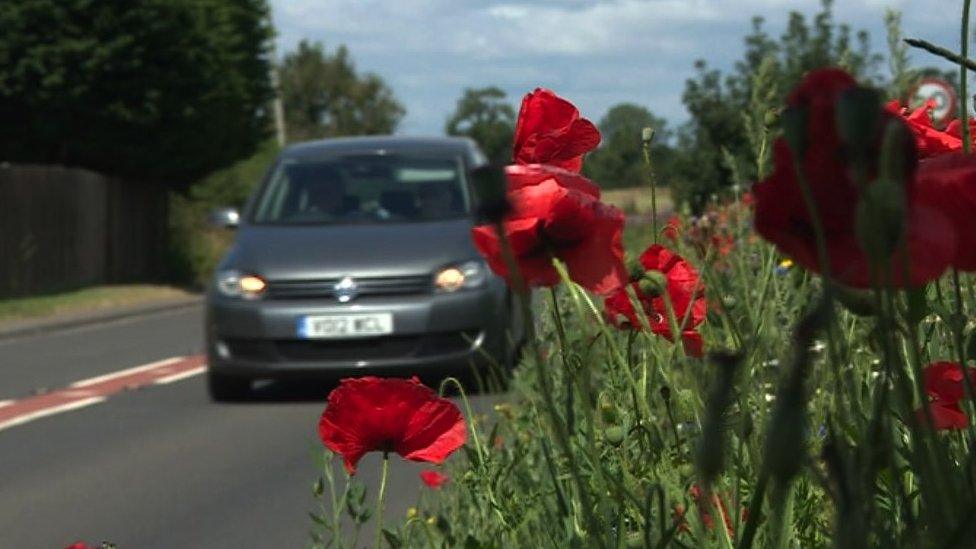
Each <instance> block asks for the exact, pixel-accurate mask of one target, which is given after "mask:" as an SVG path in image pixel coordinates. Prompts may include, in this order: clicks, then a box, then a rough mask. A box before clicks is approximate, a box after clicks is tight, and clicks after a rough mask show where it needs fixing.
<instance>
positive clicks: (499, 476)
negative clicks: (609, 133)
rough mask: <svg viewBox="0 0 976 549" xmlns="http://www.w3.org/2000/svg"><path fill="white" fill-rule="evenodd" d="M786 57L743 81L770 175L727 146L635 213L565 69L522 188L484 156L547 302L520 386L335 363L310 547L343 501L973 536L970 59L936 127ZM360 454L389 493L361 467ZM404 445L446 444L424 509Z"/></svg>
mask: <svg viewBox="0 0 976 549" xmlns="http://www.w3.org/2000/svg"><path fill="white" fill-rule="evenodd" d="M968 5H969V2H966V3H965V6H966V7H965V8H964V10H965V11H964V16H963V24H962V36H963V37H964V42H968V37H969V36H970V35H969V29H968ZM895 45H896V46H897V45H898V43H897V42H896V43H895ZM928 49H930V50H932V49H933V48H928ZM962 49H963V51H962V58H963V59H965V58H967V51H966V50H967V47H966V45H965V44H964V45H963V48H962ZM773 63H774V62H773V61H764V62H762V63H760V65H759V66H760V67H766V69H761V70H759V71H757V72H756V73H754V74H753V75H752V78H751V80H750V85H752V86H754V90H753V92H752V94H751V96H752V97H753V99H754V100H755V101H758V102H757V103H755V104H754V106H755V107H756V108H757V109H759V110H758V111H750V113H749V114H747V115H746V116H753V115H755V118H754V122H755V123H754V124H753V125H748V124H747V130H749V133H748V134H747V135H746V136H745V139H744V141H743V142H744V143H745V144H748V145H749V146H750V148H748V149H747V150H748V151H750V152H751V154H752V156H751V157H748V158H745V160H747V164H748V165H750V166H751V168H750V170H752V175H748V174H749V173H750V172H747V171H745V170H741V171H740V170H739V169H737V164H736V163H735V161H734V160H735V158H730V157H729V155H728V154H725V155H723V156H724V160H723V162H724V163H725V164H724V165H725V166H726V167H727V168H728V169H729V175H730V177H731V180H730V182H729V185H728V188H727V192H723V193H721V194H717V195H716V196H714V197H710V198H707V199H704V200H703V202H702V203H701V208H700V210H690V211H687V212H686V213H684V214H683V215H677V216H673V217H669V218H667V219H660V218H658V217H657V216H656V215H655V214H654V213H653V210H652V213H651V214H650V223H649V224H642V225H639V226H636V227H630V229H629V230H628V231H626V232H625V231H624V224H625V221H624V215H623V212H621V211H620V210H618V209H616V208H614V207H611V206H609V205H607V204H605V203H604V201H603V199H604V198H605V195H604V194H603V193H602V192H601V189H599V187H597V186H596V185H594V183H593V182H592V181H590V180H589V179H586V178H585V177H582V176H580V175H579V174H578V173H574V172H579V170H580V169H581V168H582V167H583V164H584V162H583V154H584V153H586V152H589V151H591V150H592V149H593V148H594V147H595V143H596V140H594V139H593V134H594V132H595V131H596V129H595V128H596V126H595V125H594V124H592V123H591V122H589V121H588V120H586V119H585V118H582V117H580V116H579V115H578V114H577V115H575V116H572V117H570V116H568V115H567V114H566V113H568V112H575V110H572V111H571V109H572V106H571V105H569V104H568V103H567V102H566V101H565V100H563V99H562V98H560V97H558V96H556V95H555V94H554V93H552V92H551V91H549V90H535V91H534V92H532V93H530V94H529V95H528V96H527V97H526V100H525V101H524V102H523V104H522V109H521V111H520V113H519V119H518V122H519V123H517V124H516V126H515V127H516V128H517V129H516V132H515V136H514V146H515V155H514V158H515V165H512V166H509V167H507V168H506V169H505V176H506V177H505V181H506V182H507V187H506V188H505V189H498V188H495V187H493V186H491V185H490V184H488V183H487V182H488V181H489V180H490V178H485V180H484V186H483V187H482V188H481V189H480V191H481V192H480V194H481V196H482V198H483V202H482V207H483V211H482V214H483V215H484V216H485V218H486V219H487V220H489V223H488V224H486V225H483V226H479V227H476V228H475V230H474V231H473V238H474V242H475V244H476V246H477V247H478V249H479V251H480V252H481V253H482V255H483V256H484V258H485V259H486V261H487V262H488V264H489V265H490V266H491V268H492V270H493V271H494V272H496V273H498V274H499V275H502V276H505V277H506V278H507V279H508V281H509V284H510V286H511V287H512V288H513V290H514V291H515V292H516V294H517V295H518V296H520V303H521V306H522V311H523V314H525V315H526V317H527V318H528V317H531V315H532V314H533V310H532V307H531V304H530V303H531V301H530V299H529V295H530V292H531V291H533V290H534V291H535V292H536V294H537V296H536V297H538V298H540V299H539V301H540V302H541V307H540V308H539V309H537V310H536V311H535V312H536V313H537V318H536V322H535V323H533V324H532V325H533V326H534V329H535V331H534V333H532V334H530V336H529V338H528V341H527V342H526V350H525V353H524V355H523V359H522V362H521V364H520V365H519V366H518V367H517V368H516V369H515V371H514V376H513V379H512V381H511V385H510V392H509V394H508V396H507V398H506V399H505V401H504V402H502V403H500V404H498V405H496V406H495V407H494V410H493V411H492V412H491V413H487V414H475V413H473V411H472V410H471V409H470V407H469V406H468V402H467V399H466V395H465V393H464V392H463V390H462V392H461V395H460V397H461V398H460V403H459V404H457V405H456V404H453V403H452V402H450V401H448V400H445V399H443V398H440V397H438V396H437V395H436V394H435V393H434V392H433V391H430V390H428V389H426V388H424V387H423V386H421V385H420V384H419V382H417V381H407V380H390V379H380V378H358V379H350V380H345V381H344V382H343V383H342V384H340V386H339V387H338V388H336V389H335V390H334V391H333V392H332V394H331V395H330V397H329V403H328V406H327V407H326V409H325V411H324V413H323V415H322V418H321V422H320V423H319V434H320V437H321V440H322V442H323V444H324V445H325V447H326V451H325V454H324V459H323V463H322V466H323V476H322V478H321V479H319V480H318V481H317V482H316V483H315V484H314V486H313V494H314V495H315V496H316V497H317V498H319V499H320V501H321V503H322V505H321V512H320V513H318V514H314V515H313V520H314V532H313V539H314V540H315V542H316V544H317V545H318V546H323V547H346V546H348V545H347V540H346V539H345V538H344V533H345V532H348V530H347V529H344V528H343V521H344V520H347V519H344V518H343V517H344V516H346V517H348V518H351V520H352V521H353V522H354V523H355V524H356V525H357V527H356V531H357V532H358V529H359V526H362V525H363V524H365V523H366V522H367V521H368V520H372V521H373V523H372V526H373V527H374V528H375V546H376V547H382V546H391V547H401V546H406V547H432V548H433V547H437V548H439V547H468V548H494V547H606V548H609V547H614V548H619V547H721V548H733V547H741V548H748V547H773V548H786V547H803V548H806V547H843V548H847V547H850V548H861V547H879V546H892V547H906V546H919V547H938V548H956V547H969V546H972V545H973V542H974V540H976V523H974V522H973V520H972V517H973V513H974V512H976V482H974V478H976V474H974V473H976V461H974V460H973V459H972V446H973V444H976V438H974V437H976V424H974V411H976V410H974V402H976V400H974V395H976V390H974V386H976V381H974V380H976V378H974V377H973V374H974V373H976V368H972V367H970V366H969V364H970V362H971V360H972V359H973V353H974V352H976V347H974V346H973V341H974V337H973V335H974V333H976V331H974V323H973V321H972V320H971V319H972V316H973V314H976V309H974V307H976V293H974V291H976V290H974V284H973V282H974V278H973V275H972V273H973V272H976V252H974V250H976V247H974V245H973V238H974V236H976V230H974V225H973V222H972V219H971V218H972V215H971V212H972V210H973V208H976V156H973V155H972V154H971V149H972V146H973V143H972V141H973V135H972V133H971V132H972V129H973V128H972V127H971V126H976V124H972V123H971V121H970V120H968V118H969V117H968V112H969V111H968V108H967V106H966V105H965V103H966V102H967V100H966V98H965V95H966V94H965V89H966V86H965V80H966V79H965V74H966V72H965V71H966V69H965V67H963V68H962V69H961V75H962V78H961V79H960V81H961V82H962V83H963V84H962V90H963V93H962V96H963V100H962V102H963V105H962V106H961V109H960V113H961V116H960V118H959V119H957V120H956V121H955V122H953V123H951V124H950V125H949V126H948V127H947V128H944V129H943V128H936V127H934V126H933V123H932V121H931V119H930V118H929V115H928V110H929V109H931V106H930V105H923V106H921V107H919V108H917V109H915V108H906V107H905V105H904V104H903V103H902V101H901V100H900V98H899V97H897V95H895V96H892V95H891V94H890V90H879V89H878V88H877V87H876V86H872V84H877V82H874V81H872V80H871V79H870V78H863V77H862V79H861V80H860V81H859V80H858V79H857V78H856V76H855V74H857V73H858V70H857V67H858V65H857V64H855V65H854V66H853V68H852V67H820V66H814V67H809V69H810V70H804V71H799V72H797V73H796V78H797V80H796V82H794V83H793V84H792V85H790V86H788V87H786V88H784V89H781V90H780V89H779V88H778V87H777V86H778V85H777V84H776V83H775V81H774V80H771V79H769V78H767V77H766V76H767V75H768V72H767V71H768V68H769V67H771V66H773ZM970 63H971V62H970ZM841 64H843V63H841ZM770 90H774V91H775V92H776V93H773V92H772V91H770ZM783 96H785V99H783V100H781V99H779V97H783ZM774 97H775V98H776V99H773V98H774ZM756 98H768V100H767V99H762V100H759V99H756ZM889 100H890V101H889ZM557 113H558V114H557ZM650 134H651V132H650V131H644V132H642V137H643V138H642V142H643V146H644V147H645V150H648V149H650V144H651V143H650V142H651V138H652V135H650ZM594 156H595V155H594ZM648 156H650V155H648ZM586 162H589V157H587V160H586ZM652 165H653V164H652V162H649V161H645V163H644V165H643V169H644V170H645V174H644V175H645V177H646V180H647V181H648V182H652V181H653V180H654V178H653V174H652V173H651V169H652ZM744 165H745V164H744ZM584 173H585V172H584ZM751 181H755V183H754V184H750V182H751ZM649 190H651V191H652V192H655V191H656V189H655V188H654V187H653V186H651V187H649ZM502 196H504V198H502ZM692 212H693V213H692ZM526 227H528V228H529V229H526ZM459 386H460V384H459V383H458V382H456V380H453V379H449V380H446V381H445V382H444V383H443V384H442V386H441V388H440V389H441V393H442V394H443V393H445V392H447V391H452V390H456V389H457V388H458V387H459ZM370 451H379V452H383V455H384V461H383V470H382V480H381V485H380V489H379V492H378V493H377V494H367V493H366V492H365V490H364V488H363V487H362V485H360V484H359V483H358V482H357V481H356V477H355V472H356V464H357V462H358V460H359V458H360V457H362V455H363V454H364V453H366V452H370ZM394 454H398V455H399V456H400V457H403V458H406V459H411V460H414V461H422V462H428V463H429V464H430V469H428V470H426V471H424V473H423V474H421V475H420V478H418V479H417V484H418V490H420V491H427V492H426V493H425V497H423V498H422V499H421V503H420V504H419V505H418V506H417V507H415V508H411V509H410V510H409V511H408V513H407V516H406V517H384V516H383V498H384V491H383V487H384V486H385V482H386V475H387V462H388V460H389V459H397V458H396V457H395V456H394ZM452 454H454V455H455V457H449V456H451V455H452ZM333 458H342V459H343V460H344V462H345V465H346V475H345V476H344V478H343V477H340V476H337V475H335V474H334V473H333V469H332V467H331V463H330V460H331V459H333ZM374 498H375V499H374Z"/></svg>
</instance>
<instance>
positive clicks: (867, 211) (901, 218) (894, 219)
mask: <svg viewBox="0 0 976 549" xmlns="http://www.w3.org/2000/svg"><path fill="white" fill-rule="evenodd" d="M855 223H856V224H855V232H856V234H857V240H858V244H860V246H861V249H862V250H864V252H865V253H866V254H867V255H868V257H870V258H871V260H872V261H873V262H875V263H877V264H878V265H884V264H886V262H887V261H888V259H889V258H890V257H891V255H892V254H893V253H894V252H895V250H896V249H898V246H899V245H900V244H901V242H902V236H903V233H904V229H905V189H904V188H903V186H902V185H901V183H899V182H897V181H893V180H891V179H881V180H878V181H875V182H874V183H872V184H870V185H868V186H867V187H866V188H865V189H864V191H863V192H862V193H861V199H860V201H858V204H857V217H856V222H855Z"/></svg>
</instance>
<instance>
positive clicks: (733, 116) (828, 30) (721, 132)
mask: <svg viewBox="0 0 976 549" xmlns="http://www.w3.org/2000/svg"><path fill="white" fill-rule="evenodd" d="M752 24H753V27H752V32H751V33H750V34H749V35H748V36H746V38H745V47H746V51H745V54H744V55H743V58H742V59H741V60H740V61H738V62H737V63H736V64H735V69H734V70H733V71H732V73H731V74H728V75H726V74H723V73H722V72H720V71H718V70H716V69H710V68H709V67H708V66H707V64H706V63H705V62H704V61H697V62H696V64H695V69H696V75H695V77H694V78H691V79H689V80H688V81H687V82H686V83H685V91H684V94H683V95H682V101H683V102H684V104H685V107H686V108H687V109H688V112H689V113H690V114H691V120H690V122H689V123H688V125H687V126H686V127H684V128H682V130H681V131H680V132H679V150H680V151H681V158H680V160H678V161H677V163H676V171H677V175H676V178H677V179H678V180H679V181H680V184H679V185H676V188H675V189H674V191H675V194H676V196H677V198H678V199H679V200H680V201H682V202H685V203H687V204H689V205H690V206H691V207H692V209H693V210H699V209H701V208H702V207H703V206H704V203H705V202H706V201H707V200H708V199H709V197H710V196H711V195H713V194H715V193H718V192H721V190H722V189H723V188H726V187H728V186H730V185H732V184H734V183H738V184H740V185H741V184H746V183H747V182H748V181H749V180H752V179H753V178H755V177H756V176H757V174H758V167H757V163H756V162H755V154H756V142H757V139H759V137H760V135H761V134H762V135H765V134H766V133H767V130H768V129H769V128H767V127H766V126H768V123H769V122H770V121H771V120H772V118H774V117H773V116H766V115H767V114H770V115H773V114H775V113H770V112H769V111H770V110H772V109H773V106H774V105H776V104H778V103H779V101H780V99H781V96H782V94H784V93H786V91H787V90H789V89H790V88H792V87H793V86H794V85H796V83H797V82H799V80H800V79H801V78H802V77H803V75H804V74H805V73H806V72H808V71H810V70H812V69H815V68H819V67H826V66H840V67H843V68H845V69H847V70H848V71H850V72H851V73H852V74H854V75H855V77H857V78H858V79H859V80H860V81H861V82H864V83H868V84H873V85H876V86H884V84H885V81H884V78H882V77H881V75H880V73H879V70H878V68H879V65H880V63H881V61H883V57H882V56H881V55H878V54H874V53H872V51H871V47H870V37H869V35H868V33H867V32H866V31H858V32H856V33H855V32H853V31H852V30H851V27H850V26H849V25H847V24H843V23H836V22H835V21H834V19H833V2H832V0H822V8H821V11H820V12H819V13H818V14H816V15H815V16H814V17H813V18H812V20H808V19H807V18H806V17H805V16H804V15H803V14H801V13H798V12H793V13H791V14H790V16H789V21H788V24H787V28H786V31H785V32H784V33H783V34H782V35H781V36H780V37H779V39H775V38H773V37H771V36H770V35H769V34H768V33H767V32H766V30H765V28H764V26H763V25H764V19H763V18H762V17H758V16H757V17H754V18H753V21H752ZM763 120H765V123H761V121H763Z"/></svg>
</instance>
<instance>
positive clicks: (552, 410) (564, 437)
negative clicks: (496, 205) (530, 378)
mask: <svg viewBox="0 0 976 549" xmlns="http://www.w3.org/2000/svg"><path fill="white" fill-rule="evenodd" d="M494 229H495V234H496V235H497V236H498V240H499V244H500V246H501V252H502V259H503V260H504V262H505V267H506V268H507V269H508V275H509V279H510V280H511V283H512V286H513V287H514V289H515V294H516V296H517V297H518V301H519V309H520V310H521V312H522V323H523V324H524V326H525V330H526V339H527V340H528V343H529V347H530V349H531V350H532V358H533V360H532V362H533V363H535V370H536V377H538V382H539V389H540V392H541V393H542V401H543V404H544V405H545V409H546V413H547V415H548V416H549V424H550V427H552V431H553V434H554V435H555V437H556V443H557V444H558V445H559V449H560V451H561V452H562V454H563V455H564V456H565V458H566V461H567V463H568V465H569V470H570V473H571V474H572V477H573V481H574V483H575V484H576V489H577V492H578V493H579V498H580V503H581V506H582V507H583V515H584V517H585V519H586V523H587V526H588V528H589V532H588V534H589V535H590V536H593V539H595V540H596V541H597V544H598V546H599V547H604V546H605V544H604V543H603V539H602V538H600V537H599V534H600V527H599V522H597V519H596V515H594V513H593V505H592V502H591V500H590V493H589V491H588V490H587V487H586V485H585V483H584V482H583V477H582V475H581V474H580V471H579V467H578V466H577V464H576V459H575V455H574V454H573V448H572V446H571V444H570V442H569V436H568V433H567V432H566V430H565V428H564V426H563V424H562V421H561V420H560V418H559V411H558V409H557V408H556V402H555V399H554V397H553V391H552V380H551V379H549V372H548V370H546V363H545V360H544V359H543V356H542V348H541V347H540V345H539V339H538V337H537V336H536V333H535V320H534V318H533V316H532V303H531V299H530V294H529V290H528V287H527V286H526V284H525V279H523V278H522V273H521V271H520V270H519V266H518V263H517V262H516V261H515V254H514V253H513V252H512V246H511V243H510V242H509V241H508V238H506V237H505V228H504V227H503V226H502V223H501V222H498V223H495V227H494ZM553 481H554V482H558V480H556V479H553Z"/></svg>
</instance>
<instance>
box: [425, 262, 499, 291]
mask: <svg viewBox="0 0 976 549" xmlns="http://www.w3.org/2000/svg"><path fill="white" fill-rule="evenodd" d="M486 280H488V272H487V270H486V269H485V265H484V263H482V262H481V261H466V262H464V263H461V264H460V265H451V266H450V267H445V268H443V269H441V270H440V271H437V274H435V275H434V287H435V288H437V289H438V290H439V291H442V292H456V291H458V290H460V289H462V288H480V287H481V286H483V285H484V284H485V281H486Z"/></svg>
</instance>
